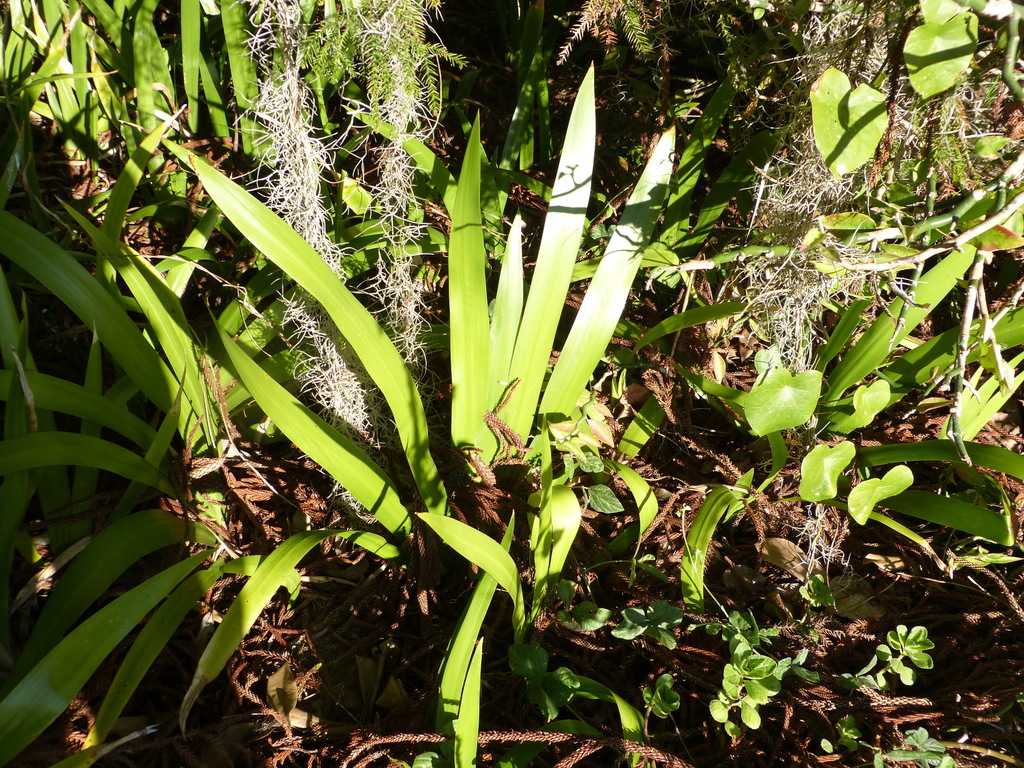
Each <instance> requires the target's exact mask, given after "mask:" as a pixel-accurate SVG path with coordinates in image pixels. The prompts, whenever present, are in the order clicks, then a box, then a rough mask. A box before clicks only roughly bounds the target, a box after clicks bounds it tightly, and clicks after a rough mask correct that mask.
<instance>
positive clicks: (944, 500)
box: [878, 443, 1016, 547]
mask: <svg viewBox="0 0 1024 768" xmlns="http://www.w3.org/2000/svg"><path fill="white" fill-rule="evenodd" d="M951 445H952V443H951ZM954 447H955V446H954ZM878 504H879V506H882V507H886V508H887V509H891V510H894V511H896V512H902V513H903V514H905V515H912V516H914V517H917V518H920V519H921V520H927V521H929V522H932V523H937V524H938V525H944V526H946V527H948V528H955V529H956V530H958V531H963V532H964V533H969V534H972V535H974V536H980V537H982V538H983V539H988V540H989V541H994V542H995V543H996V544H999V545H1001V546H1004V547H1012V546H1013V545H1014V543H1016V539H1015V538H1014V535H1013V520H1012V519H1011V518H1010V517H1009V516H1008V515H1005V514H1001V513H999V512H993V511H992V510H990V509H984V508H983V507H977V506H975V505H974V504H970V503H968V502H966V501H961V500H960V499H954V498H951V497H949V496H940V495H938V494H937V493H929V492H927V491H903V493H901V494H899V495H897V496H890V497H889V498H887V499H883V500H882V501H880V502H878Z"/></svg>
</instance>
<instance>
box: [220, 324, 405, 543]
mask: <svg viewBox="0 0 1024 768" xmlns="http://www.w3.org/2000/svg"><path fill="white" fill-rule="evenodd" d="M221 341H222V342H223V344H224V348H225V349H226V350H227V353H228V357H229V358H230V361H231V366H232V368H234V370H235V372H236V373H237V374H238V378H239V379H240V380H241V382H242V384H244V385H245V388H246V389H247V390H249V393H250V394H251V395H252V396H253V397H254V398H255V399H256V402H257V403H258V404H259V406H260V408H262V409H263V412H264V413H266V414H267V415H268V416H269V417H270V418H271V419H272V420H273V422H274V423H275V424H276V425H277V426H278V427H280V428H281V430H282V431H284V433H285V434H286V435H288V437H289V439H290V440H291V441H292V442H293V443H295V445H296V446H297V447H298V448H299V450H300V451H302V452H303V453H305V454H306V455H307V456H309V457H310V458H311V459H313V460H314V461H315V462H317V463H318V464H319V465H320V466H321V467H323V468H324V469H325V470H326V471H327V472H328V473H329V474H330V475H331V477H333V478H334V479H335V480H336V481H337V482H338V483H339V484H341V485H342V487H344V488H345V489H347V490H348V491H349V492H350V493H351V494H352V495H353V496H355V498H356V499H357V500H358V501H359V503H360V504H362V505H363V506H364V507H366V509H367V510H369V511H370V513H371V514H373V515H374V516H375V517H376V518H377V519H378V520H380V522H381V524H382V525H383V526H384V527H385V528H387V529H388V530H389V531H391V532H392V533H394V534H395V535H396V536H400V537H403V538H404V537H405V536H406V535H407V534H408V533H409V529H410V527H411V525H412V519H411V518H410V516H409V512H408V511H407V510H406V508H405V506H404V505H403V504H402V501H401V499H400V498H399V496H398V491H397V490H396V489H395V487H394V484H393V483H392V482H391V480H390V478H388V476H387V475H386V474H385V473H384V471H383V470H382V469H381V468H380V467H378V466H377V465H376V464H374V463H373V461H371V460H370V458H369V457H368V456H367V455H366V454H365V453H364V452H363V451H362V450H360V449H359V447H358V446H356V445H355V443H353V442H352V441H351V440H349V439H348V438H346V437H345V436H344V435H342V434H341V433H340V432H338V431H337V430H336V429H334V428H333V427H331V426H330V425H329V424H328V423H327V422H325V421H324V420H323V419H321V418H320V417H319V416H317V415H316V414H314V413H313V412H312V411H310V410H309V409H308V408H306V407H305V406H304V405H302V403H300V402H299V401H298V400H296V399H295V398H294V397H293V396H292V395H291V394H290V393H289V392H288V391H287V390H286V389H285V388H284V387H282V386H281V385H280V384H278V383H277V382H275V381H274V380H273V379H272V378H271V377H270V376H268V375H267V373H266V372H265V371H263V369H262V368H260V367H259V365H257V364H256V363H255V362H253V361H252V360H250V359H249V358H248V357H247V356H246V355H245V353H243V352H242V350H241V349H239V348H238V345H237V344H235V343H234V342H233V341H231V339H230V338H228V337H227V336H226V335H223V333H222V335H221Z"/></svg>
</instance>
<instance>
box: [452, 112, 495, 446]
mask: <svg viewBox="0 0 1024 768" xmlns="http://www.w3.org/2000/svg"><path fill="white" fill-rule="evenodd" d="M482 154H483V152H482V149H481V147H480V118H479V116H478V117H477V119H476V122H474V123H473V131H472V133H471V134H470V136H469V146H468V147H467V149H466V157H465V159H464V160H463V163H462V172H461V173H460V174H459V186H458V189H457V191H456V193H455V210H453V211H452V233H451V237H450V240H449V245H448V301H449V307H450V311H449V317H450V320H449V325H448V338H449V345H450V352H451V365H452V444H453V445H455V447H457V448H468V447H471V446H475V445H476V443H477V432H478V430H479V429H480V425H481V423H482V422H483V418H484V412H485V411H486V410H487V408H488V407H490V406H491V404H490V403H488V402H487V395H488V394H489V391H490V382H489V381H488V380H487V377H486V376H483V375H481V374H482V372H484V371H487V370H489V369H490V327H489V322H488V318H487V279H486V274H485V272H486V269H487V252H486V250H485V249H484V236H483V224H482V222H481V217H480V162H481V156H482Z"/></svg>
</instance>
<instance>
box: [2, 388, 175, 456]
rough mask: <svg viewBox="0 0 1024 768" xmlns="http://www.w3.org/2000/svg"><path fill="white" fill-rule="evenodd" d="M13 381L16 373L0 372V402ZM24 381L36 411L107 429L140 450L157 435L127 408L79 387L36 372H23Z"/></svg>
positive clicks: (4, 398) (5, 397)
mask: <svg viewBox="0 0 1024 768" xmlns="http://www.w3.org/2000/svg"><path fill="white" fill-rule="evenodd" d="M14 380H15V374H14V373H13V372H12V371H0V400H6V399H7V394H8V391H9V388H10V386H11V383H12V382H13V381H14ZM25 381H26V383H27V384H28V387H29V389H30V390H31V392H32V395H33V397H34V398H35V402H36V407H37V408H42V409H44V410H47V411H58V412H60V413H66V414H69V415H71V416H75V417H77V418H80V419H83V420H85V421H91V422H93V423H95V424H98V425H100V426H103V427H107V428H108V429H112V430H114V431H115V432H117V433H118V434H119V435H123V436H124V437H127V438H128V439H129V440H131V441H132V442H133V443H135V444H136V445H138V446H139V447H143V448H144V447H146V446H147V445H149V444H150V443H151V442H152V441H153V437H154V436H155V434H156V433H155V432H154V430H153V428H152V427H151V426H149V425H148V424H147V423H146V422H144V421H143V420H142V419H140V418H139V417H138V416H135V415H134V414H132V413H130V412H129V411H128V410H127V409H126V408H124V407H121V406H119V405H118V404H116V403H112V402H111V401H110V400H109V399H108V398H106V397H103V396H102V395H97V394H96V393H94V392H90V391H89V390H87V389H86V388H85V387H83V386H81V385H79V384H75V383H74V382H72V381H65V380H64V379H60V378H57V377H56V376H48V375H46V374H45V373H36V372H35V371H25Z"/></svg>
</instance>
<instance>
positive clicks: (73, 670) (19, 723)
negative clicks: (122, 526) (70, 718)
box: [0, 550, 210, 766]
mask: <svg viewBox="0 0 1024 768" xmlns="http://www.w3.org/2000/svg"><path fill="white" fill-rule="evenodd" d="M209 554H210V552H209V551H208V550H207V551H204V552H200V553H199V554H197V555H194V556H193V557H190V558H189V559H188V560H184V561H182V562H180V563H178V564H176V565H173V566H171V567H170V568H168V569H166V570H164V571H161V572H160V573H158V574H157V575H156V576H153V577H151V578H149V579H147V580H146V581H144V582H143V583H142V584H140V585H139V586H137V587H135V588H134V589H132V590H131V591H129V592H127V593H126V594H124V595H121V597H119V598H117V599H116V600H114V601H113V602H111V603H110V604H108V605H106V606H105V607H103V608H102V609H100V610H99V611H97V612H96V613H95V614H94V615H93V616H90V617H89V618H88V619H86V620H85V621H84V622H82V624H81V625H80V626H78V627H77V628H76V629H75V630H74V631H73V632H71V634H69V635H68V636H67V637H66V638H64V639H63V640H62V641H61V642H60V643H59V644H58V645H57V646H56V647H55V648H54V649H53V650H52V651H50V652H49V653H48V654H46V656H45V657H44V658H43V659H42V660H41V661H40V662H39V663H37V664H35V665H33V667H32V669H31V670H29V672H28V674H26V675H25V677H24V678H22V680H21V682H19V683H18V685H17V686H15V688H14V689H13V690H12V691H11V692H10V693H9V694H8V695H7V696H5V697H4V699H3V700H2V701H0V766H3V765H6V764H7V763H9V762H10V761H11V760H13V759H14V757H15V756H17V755H18V753H20V752H21V751H22V750H23V749H25V748H26V747H27V746H28V745H29V744H31V743H32V741H33V740H34V739H35V738H36V737H37V736H38V735H39V734H41V733H42V732H43V731H44V730H45V729H46V727H47V726H48V725H49V724H50V723H52V722H53V721H54V720H55V719H56V718H57V717H58V716H59V715H60V713H61V712H63V711H64V709H65V708H66V707H67V706H68V704H69V703H70V702H71V700H72V699H73V698H74V697H75V696H77V695H78V693H79V692H80V691H81V690H82V688H83V687H84V686H85V683H86V681H87V680H88V679H89V678H90V677H91V676H92V674H93V672H95V671H96V669H97V668H98V667H99V665H100V664H102V663H103V660H104V659H105V658H106V657H107V656H108V655H109V654H110V652H111V651H113V650H114V648H116V647H117V645H118V643H120V642H121V641H122V640H123V639H124V638H125V637H126V636H127V634H128V633H129V632H131V630H132V628H133V627H135V625H136V624H138V623H139V622H140V621H142V619H143V618H144V617H145V616H146V614H147V613H149V612H150V611H151V610H153V608H154V607H156V605H157V603H159V602H160V601H161V600H163V599H164V598H165V597H167V596H168V595H169V594H170V593H171V592H172V591H173V590H174V589H175V587H177V585H178V584H179V583H181V581H182V580H183V579H184V578H186V577H187V576H188V575H189V574H190V573H191V572H192V570H193V569H194V568H196V566H198V565H199V564H200V563H201V562H202V561H203V560H205V559H206V558H207V557H208V556H209Z"/></svg>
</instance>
